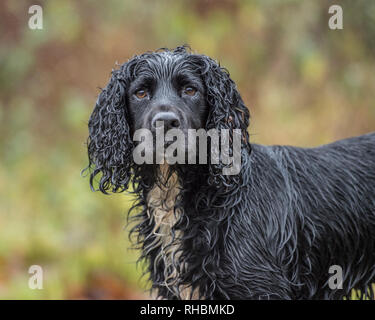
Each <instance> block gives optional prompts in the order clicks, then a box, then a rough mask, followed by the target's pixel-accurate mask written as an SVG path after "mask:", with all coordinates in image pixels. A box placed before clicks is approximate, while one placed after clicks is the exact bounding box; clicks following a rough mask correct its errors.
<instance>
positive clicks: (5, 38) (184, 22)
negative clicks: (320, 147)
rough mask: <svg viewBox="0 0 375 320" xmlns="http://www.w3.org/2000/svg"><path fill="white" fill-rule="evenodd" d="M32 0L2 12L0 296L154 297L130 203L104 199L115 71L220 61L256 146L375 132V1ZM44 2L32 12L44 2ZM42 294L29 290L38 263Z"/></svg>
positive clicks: (12, 3)
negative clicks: (134, 63)
mask: <svg viewBox="0 0 375 320" xmlns="http://www.w3.org/2000/svg"><path fill="white" fill-rule="evenodd" d="M336 2H337V3H339V4H340V5H341V6H342V7H343V11H344V29H343V30H330V29H329V28H328V19H329V14H328V7H329V6H330V5H331V4H332V3H333V2H331V1H325V0H317V1H307V0H306V1H297V0H287V1H286V0H264V1H260V0H258V1H244V0H243V1H242V0H233V1H231V0H218V1H213V0H204V1H199V0H190V1H188V0H186V1H148V0H140V1H120V0H110V1H105V2H103V1H89V0H84V1H72V0H68V1H39V2H37V3H39V4H41V6H42V7H43V13H44V23H43V25H44V28H43V30H30V29H29V28H28V18H29V14H28V8H29V6H30V5H31V3H30V2H29V1H10V0H7V1H2V2H1V4H0V124H1V126H0V155H1V158H0V298H24V299H39V298H47V299H59V298H142V297H145V296H146V295H145V293H143V290H144V289H145V288H147V286H148V284H147V283H146V282H145V281H140V282H139V281H138V279H139V278H140V274H141V270H140V269H141V268H138V269H136V267H135V261H136V259H137V256H138V253H137V252H136V251H129V250H128V248H129V247H130V243H129V241H128V240H127V233H126V232H125V231H124V230H123V227H122V226H125V220H126V212H127V210H128V208H129V207H130V205H131V201H132V198H131V197H130V196H127V195H112V196H104V195H102V194H99V193H92V192H91V191H90V188H89V185H88V179H87V178H82V177H81V176H80V172H81V170H82V169H83V168H84V167H85V166H86V165H87V156H86V147H85V141H86V138H87V121H88V118H89V115H90V112H91V110H92V107H93V105H94V103H95V100H96V97H97V94H98V93H99V89H98V88H99V87H104V86H105V84H106V82H107V80H108V78H109V74H110V71H111V69H112V68H114V67H115V62H116V61H118V62H119V63H122V62H125V61H126V60H127V59H128V58H130V57H131V56H132V55H134V54H137V53H141V52H143V51H146V50H153V49H157V48H159V47H169V48H173V47H175V46H177V45H182V44H189V45H190V46H191V48H192V49H193V51H196V52H199V53H205V54H207V55H210V56H212V57H214V58H215V59H218V60H220V62H221V64H222V65H223V66H225V67H226V68H227V69H228V70H229V71H230V72H231V75H232V78H233V79H234V80H235V81H236V82H237V84H238V87H239V89H240V92H241V93H242V95H243V98H244V100H245V102H246V103H247V105H248V106H249V108H250V111H251V114H252V123H251V127H250V129H249V131H250V133H251V139H252V141H253V142H257V143H265V144H297V145H300V146H312V145H317V144H321V143H328V142H330V141H332V140H335V139H339V138H344V137H348V136H353V135H359V134H363V133H366V132H369V131H373V130H374V128H375V105H374V102H375V90H374V89H375V87H374V85H375V72H374V58H375V55H374V51H375V2H372V1H366V0H357V1H349V0H347V1H336ZM32 4H34V3H32ZM32 264H38V265H41V266H43V268H44V289H43V290H30V289H29V288H28V286H27V283H28V277H29V275H28V273H27V270H28V268H29V266H30V265H32Z"/></svg>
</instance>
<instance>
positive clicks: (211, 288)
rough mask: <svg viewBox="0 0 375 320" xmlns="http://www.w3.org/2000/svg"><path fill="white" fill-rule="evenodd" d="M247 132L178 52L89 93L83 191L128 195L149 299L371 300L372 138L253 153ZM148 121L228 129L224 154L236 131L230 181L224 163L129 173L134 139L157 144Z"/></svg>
mask: <svg viewBox="0 0 375 320" xmlns="http://www.w3.org/2000/svg"><path fill="white" fill-rule="evenodd" d="M249 119H250V115H249V111H248V108H247V107H246V106H245V104H244V102H243V100H242V98H241V96H240V94H239V92H238V89H237V87H236V84H235V83H234V82H233V80H231V78H230V75H229V73H228V71H227V70H226V69H224V68H222V67H221V66H220V65H219V64H218V63H217V62H216V61H215V60H213V59H211V58H209V57H207V56H205V55H200V54H195V53H192V52H191V50H190V49H189V48H187V47H186V46H183V47H177V48H176V49H173V50H169V49H160V50H157V51H155V52H146V53H144V54H141V55H137V56H134V57H133V58H131V59H130V60H129V61H128V62H126V63H125V64H123V65H122V66H120V67H119V68H118V69H115V70H113V71H112V75H111V78H110V81H109V83H108V85H107V86H106V87H105V88H104V89H103V90H102V91H101V93H100V94H99V97H98V100H97V102H96V105H95V107H94V110H93V112H92V114H91V117H90V119H89V124H88V127H89V138H88V156H89V165H88V167H87V168H86V169H88V170H89V172H90V184H91V188H92V189H94V190H95V189H98V190H100V191H101V192H103V193H105V194H107V193H108V192H123V191H125V190H128V189H129V188H131V189H132V192H133V193H134V194H135V195H136V197H137V201H136V204H135V205H134V206H133V207H132V209H131V210H130V211H131V213H130V216H131V218H130V221H133V222H134V221H135V223H136V224H135V226H134V227H133V228H132V230H131V235H132V236H131V237H132V239H133V240H134V239H135V242H136V246H137V247H139V248H140V249H141V252H142V254H141V257H140V259H141V260H143V261H145V262H146V266H147V267H146V271H145V272H146V273H147V274H148V275H149V279H150V281H151V283H152V289H153V291H154V292H155V294H156V296H157V297H158V298H163V299H342V298H344V297H347V298H350V294H351V290H352V289H357V290H360V297H361V298H374V291H373V289H372V287H371V286H372V283H373V282H375V133H370V134H367V135H363V136H360V137H355V138H349V139H345V140H341V141H337V142H334V143H332V144H328V145H323V146H320V147H316V148H299V147H292V146H263V145H258V144H253V143H252V144H250V142H249V134H248V131H247V129H248V126H249ZM158 120H160V121H163V123H164V124H165V125H166V129H173V128H174V129H176V128H178V129H180V130H182V132H185V133H186V132H187V130H188V129H205V130H210V129H217V130H223V129H228V130H229V140H230V141H233V139H234V133H233V132H234V130H235V129H237V130H240V131H239V132H240V136H241V137H240V138H241V139H240V141H241V148H240V155H241V170H240V172H239V173H238V174H235V175H224V174H223V169H224V168H226V167H228V164H225V163H223V162H222V161H219V162H214V161H212V159H210V158H209V159H208V161H207V163H205V164H189V163H185V164H184V163H182V164H173V165H168V164H136V163H135V162H134V159H133V151H134V148H135V147H136V145H137V144H136V143H135V141H134V139H133V135H134V132H136V130H137V129H141V128H147V129H149V130H150V131H151V132H153V133H155V130H156V128H157V126H156V123H157V121H158ZM153 152H154V153H155V152H156V150H155V148H154V149H153ZM229 152H230V153H231V152H233V150H232V149H230V150H229ZM95 186H97V187H95ZM134 211H135V213H134ZM134 237H135V238H134ZM332 267H333V268H336V269H334V270H337V274H332V269H331V268H332ZM334 276H337V279H336V282H335V281H333V285H332V283H331V282H332V281H331V280H332V277H334ZM335 284H336V285H335Z"/></svg>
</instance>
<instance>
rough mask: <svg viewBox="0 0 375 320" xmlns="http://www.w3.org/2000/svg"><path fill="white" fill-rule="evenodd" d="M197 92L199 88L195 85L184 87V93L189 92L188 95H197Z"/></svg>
mask: <svg viewBox="0 0 375 320" xmlns="http://www.w3.org/2000/svg"><path fill="white" fill-rule="evenodd" d="M196 92H197V90H196V89H195V88H193V87H185V88H184V93H185V94H187V95H188V96H193V95H195V93H196Z"/></svg>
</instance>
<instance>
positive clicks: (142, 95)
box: [135, 89, 147, 99]
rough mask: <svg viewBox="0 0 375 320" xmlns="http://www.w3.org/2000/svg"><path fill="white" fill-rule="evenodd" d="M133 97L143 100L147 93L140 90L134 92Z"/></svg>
mask: <svg viewBox="0 0 375 320" xmlns="http://www.w3.org/2000/svg"><path fill="white" fill-rule="evenodd" d="M135 95H136V96H137V98H138V99H144V98H146V97H147V91H146V90H144V89H140V90H138V91H136V93H135Z"/></svg>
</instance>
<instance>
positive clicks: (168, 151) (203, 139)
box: [133, 121, 242, 175]
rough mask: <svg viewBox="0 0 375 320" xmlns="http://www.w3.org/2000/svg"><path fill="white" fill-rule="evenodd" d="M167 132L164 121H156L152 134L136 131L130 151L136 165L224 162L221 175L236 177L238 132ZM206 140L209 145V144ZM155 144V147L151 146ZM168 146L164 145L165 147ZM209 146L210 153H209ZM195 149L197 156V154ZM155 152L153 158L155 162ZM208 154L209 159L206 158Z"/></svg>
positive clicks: (145, 131)
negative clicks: (135, 144) (135, 143)
mask: <svg viewBox="0 0 375 320" xmlns="http://www.w3.org/2000/svg"><path fill="white" fill-rule="evenodd" d="M230 133H231V132H230V130H229V129H221V130H217V129H210V130H208V131H206V130H204V129H198V130H195V129H188V130H187V134H186V131H183V130H181V129H170V130H168V131H167V132H164V123H163V121H157V123H156V130H155V139H154V133H153V132H152V131H151V130H148V129H144V128H143V129H138V130H136V131H135V133H134V136H133V141H137V142H139V143H138V144H137V146H136V147H135V148H134V150H133V159H134V162H135V163H136V164H139V165H141V164H164V163H167V164H171V165H173V164H176V163H177V164H186V163H188V164H197V160H198V164H207V163H208V158H210V163H211V164H219V163H223V164H224V165H226V167H224V168H223V172H222V173H223V175H236V174H238V173H239V172H240V170H241V137H242V134H241V129H233V131H232V136H231V135H230ZM208 137H209V138H210V144H208ZM154 141H155V145H154ZM166 144H167V146H166ZM208 145H210V150H208ZM197 146H198V154H197ZM154 150H156V152H155V159H154ZM208 152H210V157H208Z"/></svg>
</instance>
